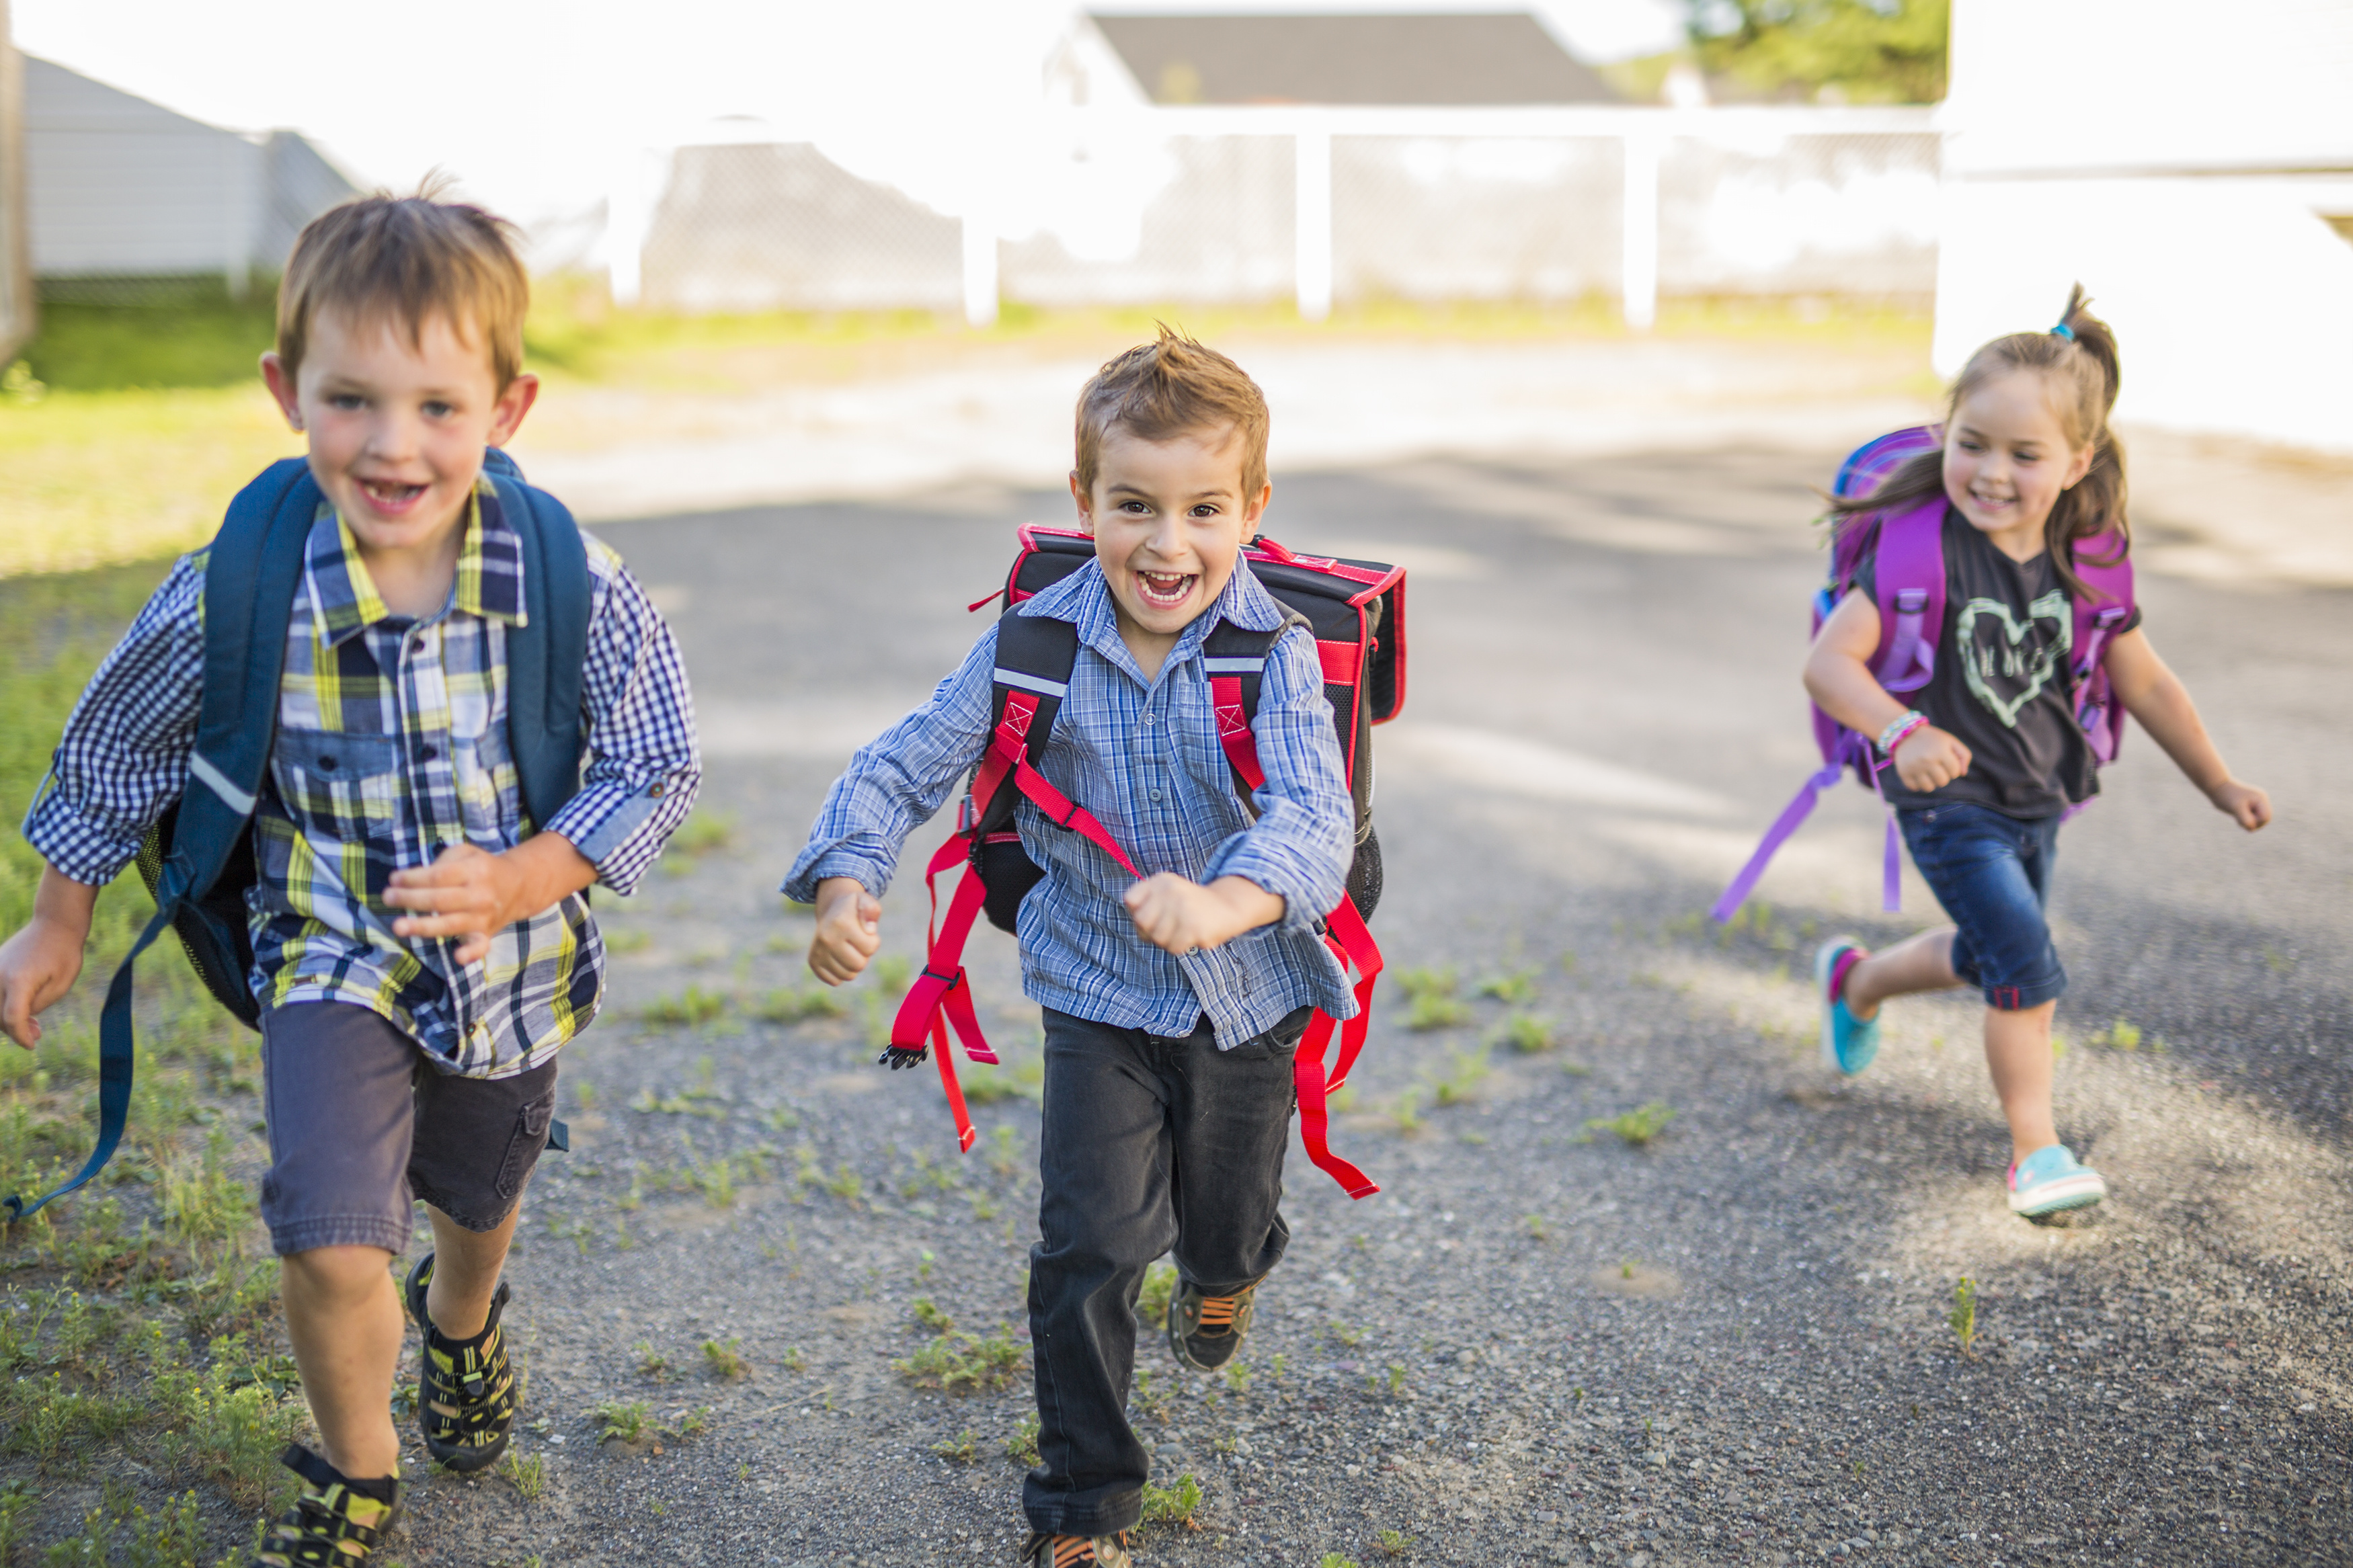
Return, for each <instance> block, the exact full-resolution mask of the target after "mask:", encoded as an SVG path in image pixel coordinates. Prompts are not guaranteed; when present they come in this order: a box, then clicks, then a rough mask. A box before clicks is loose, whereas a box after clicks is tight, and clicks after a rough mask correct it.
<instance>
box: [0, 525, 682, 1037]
mask: <svg viewBox="0 0 2353 1568" xmlns="http://www.w3.org/2000/svg"><path fill="white" fill-rule="evenodd" d="M586 543H587V553H588V574H589V580H590V584H591V589H590V596H591V604H590V610H589V619H588V656H587V664H586V679H584V681H583V712H582V715H581V722H582V735H583V738H584V740H585V742H586V744H585V751H586V758H585V761H586V768H585V771H584V775H583V781H582V784H581V787H580V790H579V793H578V794H576V795H574V796H573V797H572V798H571V800H569V801H568V802H566V803H565V805H564V806H563V807H562V808H561V809H560V810H558V811H557V812H556V814H555V818H554V821H552V822H549V823H546V824H544V826H545V827H546V828H547V829H549V830H550V831H553V832H556V833H560V834H562V835H563V836H564V837H565V838H567V839H569V840H570V841H571V842H572V844H573V845H574V847H576V848H577V849H578V850H579V851H580V853H581V854H582V855H583V856H584V857H586V858H587V859H588V860H589V861H590V862H592V863H593V864H594V865H595V866H596V879H597V881H598V882H600V883H602V884H603V885H604V886H606V887H607V888H609V889H613V890H614V891H615V892H617V893H628V891H630V890H631V889H634V888H635V887H636V885H637V883H638V879H640V878H641V877H643V876H644V875H645V872H646V868H648V867H649V866H650V865H651V864H652V863H653V860H654V858H655V857H656V856H657V855H658V854H659V852H660V849H661V846H662V844H663V842H664V840H666V839H667V838H668V837H670V833H671V832H672V831H673V830H675V829H676V828H677V826H679V824H680V823H681V822H682V821H683V820H685V817H686V815H687V812H688V811H689V810H690V809H691V807H692V805H693V803H694V795H695V791H696V788H697V786H698V784H700V782H701V778H702V765H701V762H700V760H699V757H698V755H697V752H696V748H695V740H694V713H693V709H692V706H691V700H690V698H689V695H688V691H687V686H686V676H685V670H684V668H683V666H682V664H681V660H680V658H679V653H678V647H677V645H676V643H675V642H674V641H672V639H671V637H670V628H669V627H668V626H666V625H664V624H663V622H662V618H661V616H660V614H659V612H658V611H657V610H655V608H654V606H653V604H652V602H651V601H650V600H649V599H648V598H647V597H646V595H645V592H644V590H643V589H641V588H640V587H638V584H637V583H636V581H635V580H634V579H632V578H631V577H630V575H629V574H628V572H627V571H626V570H625V569H624V568H623V567H622V565H621V563H620V559H619V557H617V556H616V555H615V554H614V553H613V552H611V551H610V550H608V549H607V548H606V547H605V546H604V545H603V544H602V543H600V542H597V541H596V540H595V539H589V540H587V541H586ZM205 560H206V554H205V552H201V551H200V552H195V553H194V554H190V555H186V556H183V557H182V558H181V559H180V560H179V562H178V563H176V564H174V567H173V568H172V571H171V574H170V575H168V576H167V577H165V579H164V584H163V586H162V587H160V588H158V589H157V590H156V591H155V594H154V596H153V598H151V599H150V600H149V601H148V602H147V606H146V608H145V609H144V610H142V612H141V613H140V616H139V618H138V619H137V620H136V621H135V622H133V623H132V627H131V630H130V632H129V633H128V634H127V635H125V637H123V639H122V641H121V643H120V644H119V645H118V646H117V647H115V649H114V651H113V652H112V653H111V654H110V655H109V656H108V657H107V659H106V661H105V663H104V664H102V665H100V668H99V671H98V674H97V675H96V676H95V677H93V678H92V679H91V680H90V688H89V689H88V690H86V691H85V692H83V694H82V698H81V701H80V702H79V704H78V705H77V706H76V708H75V709H74V712H73V717H72V718H71V719H70V720H69V721H68V722H67V724H66V731H65V735H64V738H63V739H62V740H61V741H60V742H59V743H58V749H57V752H56V755H55V757H54V759H53V760H52V762H51V764H50V769H49V773H48V776H47V778H46V779H45V780H44V781H43V782H42V784H41V788H40V790H39V792H38V794H37V795H36V796H35V797H34V801H33V805H32V809H31V810H30V811H29V812H28V813H27V814H26V818H25V837H26V839H27V840H28V841H29V842H30V843H31V844H32V846H33V847H34V848H35V849H37V850H38V851H39V852H40V854H41V856H42V857H43V858H45V859H47V861H48V862H49V864H50V865H52V866H54V867H56V868H58V870H59V871H60V872H62V873H64V874H65V875H66V876H68V877H70V878H72V879H74V880H75V881H78V882H84V883H90V884H100V883H104V882H107V881H110V880H111V879H113V878H114V876H115V875H116V874H117V873H118V872H120V871H121V869H122V868H123V866H124V865H125V864H127V863H128V862H129V861H130V860H131V858H132V857H133V856H134V855H135V854H136V853H137V852H138V848H139V845H140V842H141V841H142V839H143V838H144V837H145V836H146V834H147V831H148V829H149V827H150V826H153V823H154V822H155V820H156V819H157V818H158V817H159V816H162V815H163V813H164V809H165V808H166V807H167V806H168V805H170V804H171V803H172V802H173V801H174V800H176V799H177V798H178V797H179V795H180V794H181V792H182V791H183V790H184V789H185V787H186V784H187V777H188V759H189V755H190V752H191V751H192V750H193V748H194V745H195V724H196V710H197V705H198V701H199V699H200V697H201V695H202V689H203V673H204V622H203V616H204V605H203V597H204V580H205ZM522 572H523V558H522V541H521V540H520V539H518V538H517V537H516V535H515V533H514V531H513V530H512V528H510V527H509V526H508V525H507V523H506V521H504V519H503V518H502V517H501V513H500V505H499V500H498V496H497V492H496V491H495V490H494V489H492V488H491V486H490V485H489V483H488V482H487V481H485V482H483V483H482V484H480V485H479V486H478V487H477V489H476V491H475V499H474V503H473V512H472V515H471V516H470V518H469V520H468V521H467V524H466V532H465V538H464V542H463V543H462V545H461V547H460V553H459V561H458V575H457V583H456V585H455V587H454V589H453V590H452V592H451V595H450V598H449V603H448V606H447V607H446V608H444V609H443V611H442V612H441V613H440V614H439V615H438V616H431V617H429V618H427V619H424V620H411V619H409V618H407V617H406V616H396V615H394V614H393V613H392V612H391V611H390V610H389V609H388V608H386V606H385V603H384V600H383V598H382V597H381V596H380V595H378V594H377V592H376V589H375V584H374V582H373V581H371V580H370V578H369V576H368V574H367V569H366V567H365V565H364V563H362V562H361V560H360V556H359V552H358V548H357V545H356V543H355V542H354V541H353V537H352V534H351V531H350V530H349V529H347V528H345V527H344V526H343V521H342V520H341V519H339V518H338V517H337V516H336V515H335V513H334V511H333V510H332V508H330V507H327V506H325V505H322V506H321V508H320V510H319V516H318V520H317V521H315V522H314V523H313V524H312V526H311V535H310V540H309V542H308V545H307V558H306V560H305V563H304V572H303V576H302V580H301V584H300V585H299V586H298V587H297V588H296V590H295V595H294V605H293V613H292V615H291V616H290V619H289V622H288V626H287V631H286V666H285V673H284V675H283V677H282V678H281V679H280V683H279V700H278V738H277V742H276V744H275V745H274V746H273V747H272V749H271V752H270V759H269V772H268V773H267V774H266V776H265V779H264V783H263V787H262V790H261V793H260V801H259V805H258V806H257V808H256V810H255V812H254V826H253V845H254V856H255V863H256V871H257V879H256V882H255V886H254V887H253V888H252V889H250V890H249V891H248V894H247V909H248V914H249V918H250V921H251V926H252V933H253V947H254V973H252V975H251V976H250V981H251V984H252V986H253V990H254V994H255V996H256V997H257V998H258V999H259V1001H260V1003H261V1005H263V1006H265V1007H276V1006H284V1005H288V1004H290V1003H295V1002H322V1001H332V1002H348V1003H355V1004H357V1005H361V1006H364V1007H367V1008H370V1009H372V1010H374V1011H375V1012H376V1013H378V1014H380V1015H382V1016H384V1017H385V1018H387V1019H389V1020H390V1021H391V1022H392V1023H393V1024H395V1025H396V1026H398V1027H399V1028H401V1029H403V1030H405V1031H406V1032H407V1033H408V1034H409V1035H410V1036H412V1037H414V1038H416V1039H417V1042H418V1043H419V1044H420V1045H422V1046H423V1047H424V1048H425V1049H426V1050H427V1052H429V1053H430V1054H431V1056H432V1057H433V1058H435V1063H436V1065H437V1066H438V1067H439V1068H442V1069H443V1070H446V1071H449V1072H455V1073H459V1074H462V1075H464V1076H466V1077H469V1078H504V1077H507V1076H509V1075H511V1074H513V1073H518V1072H522V1071H524V1070H526V1069H528V1068H535V1067H538V1066H540V1065H541V1064H543V1062H545V1061H546V1060H547V1059H548V1058H549V1057H550V1056H551V1055H552V1054H553V1053H554V1050H555V1049H556V1047H559V1046H561V1045H562V1044H563V1043H564V1042H565V1041H566V1040H568V1039H570V1038H571V1037H573V1036H574V1035H575V1034H577V1033H578V1032H579V1031H580V1029H581V1028H582V1027H583V1026H585V1025H586V1024H587V1022H588V1021H589V1019H590V1018H592V1017H593V1016H595V1015H596V1007H597V1004H598V1002H599V1000H600V999H601V997H602V995H603V991H604V944H603V942H602V940H601V939H600V938H599V937H598V935H597V933H596V922H595V921H593V920H592V919H591V918H590V917H589V913H588V904H587V900H586V898H585V897H583V896H581V895H578V894H575V895H573V896H571V897H568V898H566V899H565V900H564V901H563V902H562V903H560V904H558V905H556V906H555V907H554V908H553V909H550V910H543V911H542V912H540V913H539V914H537V915H534V916H533V917H532V918H530V919H529V920H524V921H517V922H516V923H515V924H513V925H511V926H509V927H508V928H507V929H506V930H504V931H501V932H500V933H499V934H498V935H497V936H496V937H495V938H494V939H493V940H492V942H491V952H490V955H489V956H488V957H487V958H485V959H483V960H482V961H480V962H479V963H472V964H469V965H466V966H463V967H460V966H459V964H458V963H456V962H455V960H454V958H453V957H452V954H453V953H454V952H455V951H456V949H457V946H458V943H457V942H455V941H454V940H450V939H438V940H437V939H431V938H402V937H397V936H395V935H394V934H393V933H392V922H393V921H394V920H395V919H396V918H397V916H398V915H399V914H400V913H401V912H402V911H400V910H395V909H393V908H391V907H390V906H389V905H387V904H386V903H385V901H384V893H385V888H386V886H387V885H388V882H389V879H390V878H391V875H392V873H393V872H394V871H396V870H399V869H401V868H406V867H416V866H423V865H426V864H427V863H429V862H430V861H431V860H432V859H433V858H434V857H435V856H437V855H438V854H439V853H440V851H441V850H442V849H444V848H446V847H449V846H452V845H456V844H460V843H464V844H471V845H474V846H476V847H479V848H481V849H485V850H488V851H490V852H491V853H493V854H496V853H498V852H500V851H501V850H506V849H511V848H512V847H515V846H516V845H517V844H520V843H521V842H522V840H523V839H524V838H526V837H529V836H530V835H531V833H532V832H533V826H534V825H533V823H532V822H531V821H530V820H529V819H528V818H527V817H526V816H525V815H524V812H523V805H522V789H521V787H520V784H519V783H518V780H517V776H516V773H515V766H514V762H513V759H512V755H511V754H510V752H509V750H508V744H507V729H506V717H507V663H506V635H507V630H508V628H509V627H510V626H522V624H523V621H524V610H523V604H524V600H523V587H522Z"/></svg>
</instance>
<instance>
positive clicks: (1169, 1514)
mask: <svg viewBox="0 0 2353 1568" xmlns="http://www.w3.org/2000/svg"><path fill="white" fill-rule="evenodd" d="M1200 1506H1201V1483H1200V1482H1198V1481H1197V1480H1195V1479H1193V1478H1192V1475H1191V1474H1190V1473H1189V1472H1188V1473H1187V1474H1185V1475H1181V1476H1178V1477H1177V1478H1176V1485H1175V1486H1172V1487H1155V1486H1154V1485H1153V1484H1152V1483H1151V1482H1150V1481H1146V1482H1145V1483H1144V1522H1145V1523H1146V1524H1173V1525H1182V1526H1183V1527H1184V1528H1186V1529H1187V1530H1198V1529H1200V1528H1201V1527H1200V1526H1199V1525H1198V1524H1197V1523H1196V1522H1194V1519H1193V1514H1194V1512H1195V1510H1198V1508H1199V1507H1200Z"/></svg>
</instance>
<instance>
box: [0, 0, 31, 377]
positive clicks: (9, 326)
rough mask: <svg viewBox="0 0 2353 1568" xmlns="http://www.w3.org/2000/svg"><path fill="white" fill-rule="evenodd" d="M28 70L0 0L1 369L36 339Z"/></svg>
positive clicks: (2, 0)
mask: <svg viewBox="0 0 2353 1568" xmlns="http://www.w3.org/2000/svg"><path fill="white" fill-rule="evenodd" d="M24 100H25V68H24V62H23V61H22V60H21V59H20V58H18V57H17V54H16V45H15V44H14V43H12V42H11V41H10V39H9V35H8V0H0V365H5V364H8V363H12V362H13V361H14V360H15V358H16V350H17V347H18V346H19V345H20V344H22V343H23V342H24V341H25V340H26V338H29V337H31V336H32V335H33V260H32V253H31V250H30V247H27V246H26V242H25V135H24V126H25V121H24Z"/></svg>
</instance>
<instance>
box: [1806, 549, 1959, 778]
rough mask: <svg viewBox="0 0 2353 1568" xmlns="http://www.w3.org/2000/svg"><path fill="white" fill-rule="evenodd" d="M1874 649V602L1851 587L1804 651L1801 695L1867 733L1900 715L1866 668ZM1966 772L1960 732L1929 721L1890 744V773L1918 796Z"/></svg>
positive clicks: (1901, 711) (1897, 706)
mask: <svg viewBox="0 0 2353 1568" xmlns="http://www.w3.org/2000/svg"><path fill="white" fill-rule="evenodd" d="M1878 650H1879V606H1878V605H1874V604H1873V603H1872V602H1871V597H1870V595H1867V594H1865V593H1863V592H1862V590H1861V589H1859V588H1858V589H1856V590H1854V591H1853V592H1852V593H1850V594H1848V595H1847V596H1846V597H1845V598H1844V599H1842V600H1841V601H1840V602H1839V606H1838V608H1837V609H1835V610H1832V611H1831V614H1830V618H1829V619H1828V620H1826V621H1824V622H1823V623H1822V629H1821V631H1820V633H1818V634H1817V635H1816V636H1815V637H1814V647H1813V651H1812V652H1811V653H1810V654H1808V655H1807V656H1806V694H1807V695H1808V696H1809V697H1811V698H1812V699H1813V700H1814V706H1815V707H1817V708H1820V710H1822V711H1823V712H1825V713H1827V714H1829V715H1830V716H1831V718H1833V719H1835V720H1837V721H1839V722H1840V723H1841V724H1843V725H1845V726H1846V727H1847V728H1848V729H1850V730H1852V731H1855V733H1857V734H1859V735H1862V736H1864V737H1866V738H1875V737H1876V736H1878V735H1879V734H1880V733H1881V732H1882V731H1884V730H1885V729H1886V728H1887V726H1888V725H1890V724H1892V723H1894V721H1896V720H1897V719H1900V718H1902V717H1903V716H1904V714H1905V711H1906V710H1905V706H1904V704H1903V703H1902V702H1900V701H1898V700H1896V699H1895V698H1894V696H1892V695H1890V694H1889V692H1888V690H1887V689H1886V688H1885V687H1883V686H1882V685H1880V684H1879V678H1878V677H1877V676H1874V675H1873V674H1872V673H1871V662H1870V661H1871V656H1872V655H1873V654H1874V653H1876V652H1877V651H1878ZM1968 771H1969V749H1968V746H1966V745H1964V744H1962V742H1961V739H1960V737H1959V736H1957V735H1955V734H1953V733H1951V732H1950V731H1945V730H1939V729H1937V728H1936V726H1935V725H1934V724H1929V725H1926V726H1924V727H1922V728H1921V729H1919V730H1916V731H1914V732H1913V734H1912V736H1911V738H1910V739H1909V740H1907V741H1905V742H1904V743H1903V744H1902V745H1900V746H1898V747H1896V748H1895V775H1896V777H1898V778H1900V779H1902V780H1903V781H1904V787H1905V788H1906V789H1913V790H1918V791H1919V792H1920V793H1922V794H1923V795H1925V794H1926V793H1927V792H1928V791H1930V790H1936V789H1942V788H1944V787H1945V785H1947V784H1950V783H1952V782H1953V781H1954V780H1955V779H1957V778H1959V777H1960V776H1961V775H1962V774H1963V773H1968Z"/></svg>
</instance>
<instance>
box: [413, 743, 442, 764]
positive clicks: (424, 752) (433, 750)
mask: <svg viewBox="0 0 2353 1568" xmlns="http://www.w3.org/2000/svg"><path fill="white" fill-rule="evenodd" d="M440 754H441V752H440V750H439V748H438V747H434V746H419V747H418V748H417V755H418V756H420V757H423V758H424V759H425V760H426V761H427V762H428V763H429V762H431V761H432V760H433V759H434V758H436V757H438V756H439V755H440Z"/></svg>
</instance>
